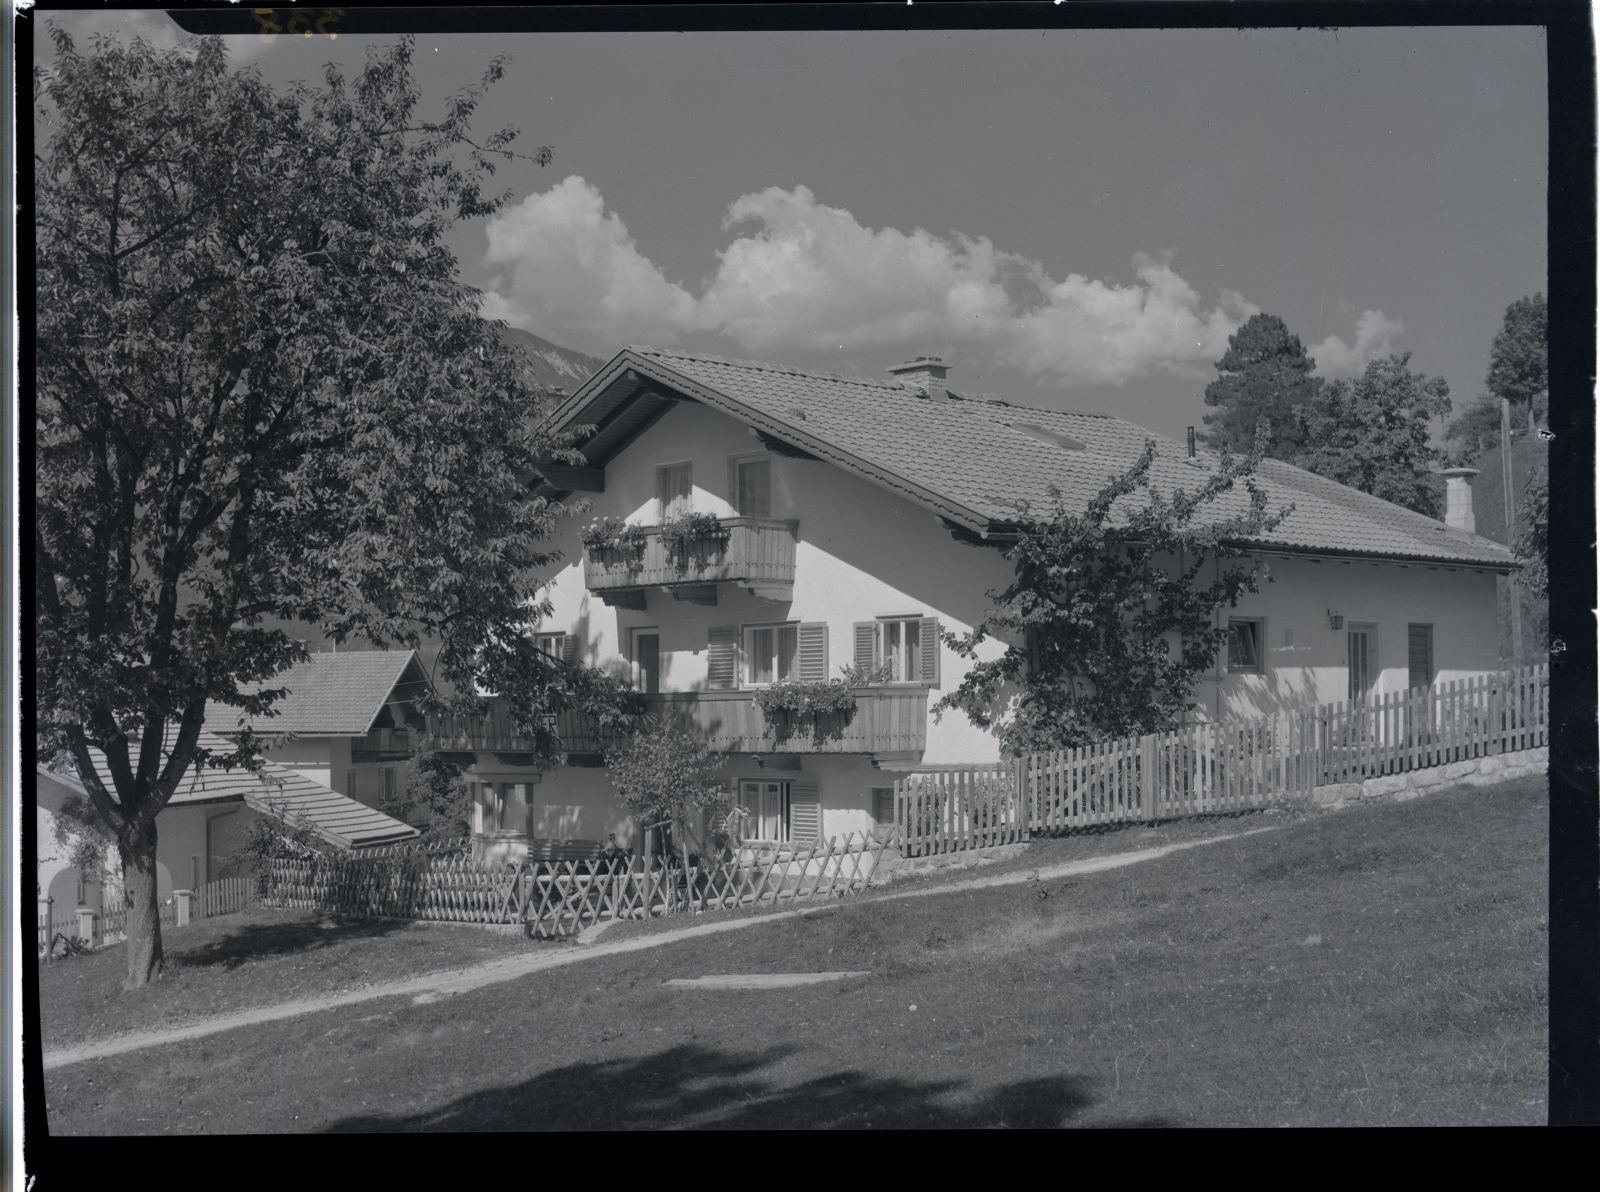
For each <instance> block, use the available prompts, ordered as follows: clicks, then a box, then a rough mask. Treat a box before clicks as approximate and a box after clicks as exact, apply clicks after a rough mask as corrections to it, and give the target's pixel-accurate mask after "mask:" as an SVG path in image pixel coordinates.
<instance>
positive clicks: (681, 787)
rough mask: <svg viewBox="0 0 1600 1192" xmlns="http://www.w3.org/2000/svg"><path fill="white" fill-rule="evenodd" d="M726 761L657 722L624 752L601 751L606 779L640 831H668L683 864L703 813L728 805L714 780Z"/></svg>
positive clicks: (696, 740)
mask: <svg viewBox="0 0 1600 1192" xmlns="http://www.w3.org/2000/svg"><path fill="white" fill-rule="evenodd" d="M726 760H727V759H726V758H724V757H723V756H722V754H720V753H717V752H716V751H714V750H713V749H712V748H711V746H710V745H709V744H707V743H706V741H705V740H704V739H703V738H700V737H697V736H695V735H694V734H692V733H690V732H688V731H686V730H685V729H682V728H680V727H678V726H677V725H675V724H673V723H672V722H671V721H670V720H668V719H667V718H666V717H662V718H661V719H659V720H656V721H653V722H652V723H651V724H650V725H649V726H648V727H647V728H646V729H645V730H644V731H643V732H641V733H639V734H637V735H636V736H635V737H634V738H633V739H632V740H631V741H630V742H629V744H628V745H627V746H626V747H625V748H622V749H614V750H611V751H609V752H607V754H606V774H607V777H609V778H610V779H611V785H612V786H614V787H616V788H617V793H618V794H619V795H621V796H622V802H623V805H624V806H626V807H627V808H628V810H629V811H630V812H632V813H633V815H634V817H635V818H636V819H637V820H638V821H639V822H640V823H641V824H642V825H643V826H645V827H646V828H651V827H658V826H666V827H668V828H669V830H670V833H671V836H672V838H673V839H675V840H677V841H678V842H680V845H681V847H682V848H683V850H684V854H685V855H684V861H685V864H686V865H687V862H688V855H687V853H688V842H689V841H690V840H691V839H694V840H698V838H699V832H698V830H697V828H698V827H699V825H700V824H702V823H703V822H704V818H705V813H706V812H707V811H712V812H715V811H726V810H727V809H728V807H729V806H730V804H731V801H732V800H731V796H730V795H729V792H728V791H727V789H726V788H725V787H724V785H723V784H722V783H721V782H720V781H719V780H718V778H717V773H718V771H720V770H721V769H722V767H723V765H724V764H725V762H726ZM700 847H701V851H704V846H703V845H701V846H700Z"/></svg>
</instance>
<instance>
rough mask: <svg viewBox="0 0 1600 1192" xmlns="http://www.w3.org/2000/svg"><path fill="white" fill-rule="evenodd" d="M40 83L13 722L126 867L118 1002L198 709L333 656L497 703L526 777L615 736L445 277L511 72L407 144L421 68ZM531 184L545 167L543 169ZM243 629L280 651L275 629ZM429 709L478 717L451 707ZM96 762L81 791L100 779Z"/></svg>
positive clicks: (186, 66)
mask: <svg viewBox="0 0 1600 1192" xmlns="http://www.w3.org/2000/svg"><path fill="white" fill-rule="evenodd" d="M52 36H53V38H54V40H55V47H56V56H55V60H54V62H53V64H52V65H51V66H50V67H48V68H41V69H39V70H37V71H36V73H35V92H36V96H37V100H38V103H39V105H40V107H41V108H42V109H43V117H44V119H45V121H46V129H47V139H46V140H45V143H44V148H43V150H42V152H41V153H40V155H39V156H38V157H37V158H36V161H35V171H34V185H35V195H36V202H37V211H38V216H37V226H38V259H37V293H38V304H37V305H38V320H39V322H38V338H37V343H38V372H37V376H36V383H37V401H36V409H37V444H38V453H37V466H36V487H35V498H36V510H35V517H34V519H33V520H34V548H35V557H36V560H37V568H36V587H35V600H36V622H37V626H38V633H37V638H36V642H37V646H36V673H37V676H38V678H37V688H36V696H37V718H38V732H39V743H40V748H41V751H42V755H43V757H44V758H45V759H46V760H49V759H53V758H59V757H63V756H65V757H68V758H70V759H71V760H72V761H73V763H74V765H75V768H76V770H77V772H78V776H79V778H80V779H81V780H82V782H83V783H84V785H85V786H86V788H87V789H88V793H89V797H90V801H91V803H92V804H93V807H94V810H95V813H96V815H97V818H98V820H99V822H100V823H101V824H102V825H103V826H104V827H105V828H106V829H107V831H109V832H110V834H111V835H112V836H114V837H115V839H116V841H117V844H118V848H119V851H120V853H121V856H122V865H123V877H124V882H123V885H124V889H125V892H126V894H125V897H126V899H127V909H128V935H129V947H128V973H127V984H128V985H129V986H138V985H142V984H144V983H145V982H147V981H149V980H150V979H152V978H154V977H156V976H157V975H158V974H159V973H160V971H161V967H162V950H161V937H160V927H159V921H158V917H157V902H156V865H155V856H156V815H157V813H158V812H159V811H160V810H161V809H162V808H163V807H164V806H166V804H167V801H168V799H170V798H171V796H172V792H173V790H174V789H175V787H176V786H177V784H178V783H179V781H180V780H181V779H182V778H183V777H184V775H185V774H186V773H187V772H189V771H190V770H191V768H192V767H194V766H196V765H212V766H215V765H224V764H233V765H240V764H242V765H246V766H254V765H258V764H259V761H258V760H257V759H256V757H255V753H256V748H257V746H256V743H255V741H254V739H253V738H252V737H250V736H249V735H246V736H244V737H243V738H242V739H241V740H240V741H239V742H238V743H237V745H236V746H235V748H234V749H233V750H232V751H231V752H229V753H226V754H216V755H213V753H212V751H209V750H207V749H204V748H201V747H200V746H199V745H198V743H197V742H198V736H199V733H200V729H201V724H202V721H203V719H204V714H205V705H206V701H207V699H217V700H219V701H221V702H222V703H224V704H227V705H229V706H234V707H238V708H240V709H241V710H243V711H244V712H245V713H247V714H249V715H252V716H256V715H262V714H265V713H269V712H270V709H271V705H272V703H273V702H274V700H275V699H276V698H278V696H279V695H281V691H280V690H278V689H274V688H271V687H270V685H269V686H268V687H267V688H266V690H259V689H258V688H259V685H260V684H262V683H265V682H266V681H267V680H269V679H270V678H271V677H272V676H273V675H276V674H278V673H280V672H281V671H282V670H283V669H284V668H285V667H286V666H287V665H289V664H290V663H291V662H293V661H295V660H297V659H298V658H301V657H303V656H304V648H303V646H302V645H301V644H300V643H299V642H298V641H296V640H295V638H294V637H291V636H290V635H289V634H288V633H287V632H284V631H283V630H282V629H281V628H273V627H271V626H274V625H276V626H281V625H283V624H284V623H285V622H289V623H305V624H310V625H314V626H317V627H318V628H319V629H320V630H321V631H322V632H323V633H325V634H326V635H327V636H328V637H330V638H331V639H332V640H334V641H344V640H349V639H362V638H364V639H366V640H367V641H370V642H371V643H373V644H375V645H379V646H383V645H386V644H389V643H399V644H404V645H409V646H412V647H420V646H421V645H422V644H423V642H424V641H428V642H435V643H437V651H438V654H437V657H438V662H437V668H438V671H439V673H440V675H441V676H442V678H443V679H444V680H445V681H446V683H447V685H448V687H449V688H450V689H451V690H453V691H456V692H471V691H473V690H475V688H474V680H478V681H480V682H482V684H483V685H484V686H485V687H486V688H488V689H491V690H495V691H498V692H500V693H501V694H502V695H503V696H504V697H505V698H506V699H507V700H508V702H509V703H510V706H511V710H512V712H513V714H514V715H515V716H516V717H517V719H518V720H519V722H521V725H522V726H523V728H524V729H525V731H526V732H528V734H529V735H530V736H533V737H535V738H536V741H537V744H538V747H539V750H540V752H541V754H542V755H549V756H555V755H557V754H558V753H559V749H560V741H559V739H558V737H557V736H556V734H555V731H554V728H553V727H552V726H553V724H554V720H553V719H552V718H550V717H549V715H548V714H549V713H553V712H558V711H560V710H561V709H563V708H566V707H573V706H581V707H583V708H584V709H585V710H588V711H589V712H590V713H591V714H592V715H593V716H594V717H595V718H596V720H597V721H599V722H600V723H601V724H602V726H605V727H609V728H617V727H621V726H624V725H625V724H627V723H628V722H629V715H630V714H629V712H628V711H627V709H626V707H625V705H624V703H623V701H622V697H621V695H620V692H621V690H622V689H621V685H620V683H618V682H617V681H615V680H613V679H610V678H608V677H606V676H603V675H601V674H599V673H598V672H594V671H590V670H587V669H584V668H575V667H573V666H570V665H568V664H565V663H563V662H560V661H559V660H555V659H550V658H548V657H546V656H545V655H543V654H541V653H540V652H539V650H538V649H537V646H536V643H535V641H534V640H533V637H532V635H531V620H532V618H533V617H535V616H538V615H540V614H541V613H542V612H545V611H547V609H548V605H547V602H546V601H544V600H542V599H541V595H540V588H539V586H538V580H537V578H536V577H537V575H538V571H539V569H540V568H541V567H542V566H544V565H545V564H547V563H548V562H550V561H551V559H552V558H553V556H552V554H551V553H550V552H549V551H548V550H547V549H544V547H543V542H544V540H546V539H547V538H548V536H549V533H550V531H551V530H552V529H553V527H554V523H555V520H556V518H557V517H558V516H559V514H560V513H561V512H563V511H562V510H561V508H560V507H558V506H552V505H550V504H549V503H547V502H544V501H541V500H537V499H532V498H530V497H529V495H528V489H527V487H526V485H525V482H524V478H525V477H526V476H528V475H529V474H531V472H532V470H533V467H534V464H535V461H536V460H537V459H538V458H539V457H540V456H542V455H555V456H557V457H558V458H567V459H571V458H572V457H571V455H570V453H565V452H564V448H563V447H562V445H561V444H557V443H552V442H550V441H549V440H548V439H547V438H545V437H544V436H543V435H542V433H541V432H540V431H538V430H537V429H535V424H536V422H537V419H536V417H533V416H536V415H537V414H538V413H539V412H540V410H541V409H543V408H545V407H544V404H543V403H544V401H545V400H546V399H543V398H542V397H541V396H540V395H539V394H537V393H534V392H532V391H530V390H529V388H528V386H527V385H526V383H525V382H524V380H523V379H522V378H523V375H524V374H523V372H522V369H523V365H524V361H523V360H522V359H521V358H520V357H519V356H518V355H517V354H516V353H515V352H514V351H512V350H511V349H510V348H508V347H507V346H506V345H505V342H504V341H503V339H502V337H501V334H500V331H499V328H498V326H497V325H496V324H491V323H488V322H485V321H484V320H483V319H481V318H480V317H479V315H478V301H479V296H478V294H477V293H476V292H475V291H473V290H472V289H470V288H469V287H467V286H465V285H463V284H462V283H461V282H460V280H459V278H458V269H457V265H456V261H455V259H454V257H453V255H452V254H451V252H450V251H449V250H448V248H447V247H446V244H445V236H446V234H447V232H448V231H449V230H450V228H451V227H452V226H453V225H455V224H456V223H457V222H459V221H460V220H463V219H472V218H478V217H481V216H484V215H487V214H490V213H491V212H493V211H495V210H496V209H498V208H499V207H500V206H501V205H502V204H503V203H504V202H505V200H506V198H507V196H506V195H504V194H501V195H499V196H492V195H489V194H486V193H485V191H484V186H485V183H486V182H487V180H488V178H489V176H490V175H491V174H492V172H493V168H494V163H495V161H496V160H501V159H504V158H506V157H509V156H512V155H514V154H515V151H514V150H513V149H512V148H511V146H512V144H513V142H514V138H515V136H516V134H515V133H514V132H513V131H511V130H504V131H500V132H496V133H494V134H493V135H491V136H488V137H485V138H483V139H481V140H478V139H474V137H473V134H472V127H471V125H472V120H473V116H474V113H475V110H476V108H477V106H478V104H479V102H480V100H481V99H482V97H483V95H484V94H485V91H486V90H487V88H488V87H489V86H491V85H492V84H493V83H494V81H495V80H496V79H498V78H499V77H500V76H501V74H502V72H503V69H504V63H503V61H502V60H499V59H496V60H495V61H494V62H493V63H491V64H490V66H489V68H488V70H487V71H486V72H485V74H484V76H483V78H482V80H480V82H478V83H477V84H475V85H473V86H471V87H468V88H466V89H464V90H462V91H460V92H458V93H457V94H455V95H453V96H451V97H450V99H449V100H448V102H447V103H446V104H445V110H444V112H443V114H442V115H441V116H440V117H439V118H438V119H435V120H429V119H424V118H423V117H422V116H421V114H420V113H419V112H418V110H417V108H418V103H419V94H418V86H417V83H416V81H415V79H414V77H413V74H412V70H411V59H412V53H413V44H412V42H411V41H410V40H409V39H406V40H402V41H401V42H399V43H398V44H396V45H394V46H393V47H392V48H388V49H383V50H374V51H373V52H371V53H370V54H369V56H368V58H367V61H366V64H365V66H364V67H363V68H362V69H361V71H360V72H359V74H357V75H356V76H355V77H353V78H346V77H345V75H344V74H343V73H341V71H340V70H339V68H337V67H335V66H329V67H328V68H327V70H326V72H325V75H324V78H323V81H322V84H321V85H320V86H316V87H313V86H310V85H307V84H303V83H300V84H295V85H293V86H291V87H290V88H288V89H287V90H286V91H282V92H279V91H275V90H273V89H272V88H270V87H269V86H267V85H266V84H265V83H264V82H263V81H262V80H261V78H260V77H259V76H258V75H257V74H255V73H254V72H253V71H250V70H243V71H230V70H229V69H228V66H227V63H226V60H225V56H224V52H223V48H222V43H221V40H220V39H215V38H213V39H206V40H204V41H202V42H201V43H200V46H199V49H198V52H197V53H189V52H186V51H182V50H180V51H175V52H165V53H164V52H159V51H157V50H154V49H152V48H151V47H150V46H149V45H147V44H146V43H144V42H142V41H137V40H136V41H134V42H132V43H131V44H129V45H123V44H121V43H119V42H116V41H108V40H99V39H97V40H96V41H95V42H94V43H93V44H92V46H91V49H90V52H88V53H82V52H80V51H79V50H78V49H77V47H76V46H74V44H73V42H72V39H71V38H70V37H68V36H67V35H66V34H65V33H64V32H62V31H61V30H59V29H53V30H52ZM535 157H536V159H537V160H539V161H541V162H543V161H545V160H547V159H548V151H547V150H540V151H539V152H538V153H537V154H536V155H535ZM264 618H271V620H270V621H266V620H264ZM451 698H452V700H453V701H454V704H453V707H452V710H456V711H463V712H470V711H474V710H477V708H478V705H477V704H475V703H473V702H472V700H471V697H470V696H467V695H461V696H453V697H451ZM91 749H95V750H99V751H100V752H102V753H103V754H104V755H105V758H106V761H107V763H108V765H109V769H110V773H111V778H112V781H111V783H110V784H108V785H103V784H102V783H101V781H100V779H99V778H98V777H97V776H96V772H95V767H94V766H93V765H92V764H91V755H90V750H91Z"/></svg>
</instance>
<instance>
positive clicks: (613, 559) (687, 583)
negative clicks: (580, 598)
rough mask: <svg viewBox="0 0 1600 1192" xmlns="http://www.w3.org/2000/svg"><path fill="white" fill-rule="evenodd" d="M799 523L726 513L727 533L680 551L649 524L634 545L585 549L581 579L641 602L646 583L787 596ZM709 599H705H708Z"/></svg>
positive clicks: (610, 595) (612, 596)
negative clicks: (730, 586) (722, 586)
mask: <svg viewBox="0 0 1600 1192" xmlns="http://www.w3.org/2000/svg"><path fill="white" fill-rule="evenodd" d="M799 524H800V523H799V522H795V521H784V520H782V519H780V518H773V517H725V518H723V519H722V527H723V529H724V530H725V531H726V532H727V535H726V537H720V536H719V537H707V538H702V539H699V540H697V541H695V542H691V543H690V544H689V545H688V549H687V550H686V551H685V552H684V554H683V556H681V557H680V556H678V555H676V554H675V553H674V552H672V551H670V550H668V545H667V540H666V538H665V537H663V535H662V533H661V527H660V526H652V527H650V529H649V530H648V535H649V536H648V537H647V538H646V540H645V544H644V546H643V548H641V549H638V550H613V549H610V548H601V549H598V550H590V549H586V550H585V551H584V561H583V579H584V583H585V584H587V585H588V587H589V590H590V591H591V592H598V593H599V594H600V596H601V598H602V599H603V600H605V601H606V602H607V603H608V604H623V605H631V606H633V607H640V608H642V607H643V599H644V593H645V591H647V590H648V589H650V588H666V589H668V590H673V589H686V588H691V587H701V588H703V587H705V586H706V585H714V584H718V583H735V584H739V585H741V586H743V587H746V588H749V589H750V590H751V591H752V592H753V593H754V594H755V595H757V596H763V597H766V598H767V599H770V600H788V599H790V598H791V596H792V593H793V588H794V545H795V535H796V532H797V530H798V529H799ZM713 601H714V594H713V597H712V600H709V601H706V603H711V602H713Z"/></svg>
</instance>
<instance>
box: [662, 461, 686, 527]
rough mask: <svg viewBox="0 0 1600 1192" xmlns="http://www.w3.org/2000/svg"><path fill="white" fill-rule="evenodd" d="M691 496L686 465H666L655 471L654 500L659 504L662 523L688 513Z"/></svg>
mask: <svg viewBox="0 0 1600 1192" xmlns="http://www.w3.org/2000/svg"><path fill="white" fill-rule="evenodd" d="M693 494H694V484H693V481H692V480H691V477H690V471H689V465H688V464H668V465H667V466H666V467H661V468H657V469H656V499H657V500H659V501H660V502H661V520H662V521H664V522H665V521H671V520H672V519H673V518H674V517H678V516H681V515H682V514H685V513H688V512H689V507H690V503H691V501H692V500H693Z"/></svg>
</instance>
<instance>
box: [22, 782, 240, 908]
mask: <svg viewBox="0 0 1600 1192" xmlns="http://www.w3.org/2000/svg"><path fill="white" fill-rule="evenodd" d="M75 793H76V792H75V790H74V788H73V787H71V786H70V785H68V784H66V783H63V782H59V781H57V780H55V779H52V778H50V777H48V776H46V775H39V776H38V783H37V786H36V788H35V811H36V819H35V828H36V830H37V832H38V835H37V836H36V838H35V839H36V842H37V851H38V870H37V873H36V881H37V884H38V887H39V890H40V892H41V893H42V894H44V895H46V896H53V897H54V898H55V900H56V903H55V913H56V915H57V917H60V916H61V915H62V914H63V910H62V908H63V907H68V908H69V909H70V907H71V905H73V904H75V903H76V901H77V884H78V878H79V873H78V870H77V867H76V866H73V865H71V864H70V863H69V857H70V853H71V848H70V845H62V844H58V843H57V842H56V833H55V828H56V821H57V818H58V817H57V815H56V814H55V813H56V812H57V811H59V809H60V808H61V806H62V805H63V803H64V802H65V801H66V799H67V798H68V797H69V796H71V795H73V794H75ZM254 815H255V813H254V812H253V811H251V810H250V809H249V808H248V807H246V806H245V805H244V804H243V802H236V803H224V804H215V803H205V804H198V805H191V806H184V805H178V806H168V807H166V808H165V809H164V810H163V811H162V812H161V814H160V815H159V816H157V817H156V892H157V895H158V897H160V898H161V899H162V900H163V901H165V900H166V899H168V898H170V897H172V892H173V890H175V889H188V888H191V887H192V886H193V885H195V884H203V883H205V882H208V881H214V880H216V879H217V878H219V877H226V876H231V874H232V873H233V872H235V871H234V869H232V868H230V867H229V865H228V857H229V855H230V854H231V853H232V852H233V850H234V849H235V848H236V847H237V845H238V842H239V834H240V833H241V832H242V831H243V829H244V828H245V826H246V825H247V824H248V823H249V821H250V820H251V818H253V817H254ZM105 876H106V882H105V885H104V888H103V889H101V888H100V887H99V886H98V885H96V884H95V883H89V884H88V887H87V888H86V891H85V893H86V896H87V898H88V903H89V905H91V906H94V907H95V908H96V909H101V908H102V906H103V905H104V904H106V903H114V902H115V901H116V899H117V898H118V897H119V894H120V888H121V860H120V858H119V857H118V855H117V853H116V851H115V849H113V850H112V854H111V856H110V858H109V860H108V865H107V873H106V875H105Z"/></svg>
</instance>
